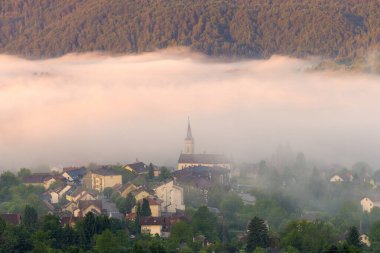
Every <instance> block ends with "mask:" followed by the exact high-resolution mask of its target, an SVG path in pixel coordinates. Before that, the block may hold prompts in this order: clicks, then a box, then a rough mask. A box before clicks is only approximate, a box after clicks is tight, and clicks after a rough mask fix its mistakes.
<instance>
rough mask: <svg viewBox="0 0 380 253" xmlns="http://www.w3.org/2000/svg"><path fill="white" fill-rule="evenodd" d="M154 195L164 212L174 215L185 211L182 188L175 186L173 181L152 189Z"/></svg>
mask: <svg viewBox="0 0 380 253" xmlns="http://www.w3.org/2000/svg"><path fill="white" fill-rule="evenodd" d="M153 190H154V193H155V195H156V196H157V197H158V198H159V199H160V200H161V202H162V203H161V207H162V210H163V211H164V212H170V213H175V212H176V211H177V210H185V204H184V197H183V188H182V187H180V186H178V185H175V184H174V181H173V180H169V181H167V182H164V183H162V184H160V185H158V186H156V187H154V188H153Z"/></svg>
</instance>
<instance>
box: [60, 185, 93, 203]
mask: <svg viewBox="0 0 380 253" xmlns="http://www.w3.org/2000/svg"><path fill="white" fill-rule="evenodd" d="M96 197H97V194H96V193H94V192H93V191H90V190H85V189H83V188H82V187H78V188H76V189H73V190H72V191H69V192H68V193H67V194H66V199H67V200H68V201H71V202H78V201H79V200H95V199H96Z"/></svg>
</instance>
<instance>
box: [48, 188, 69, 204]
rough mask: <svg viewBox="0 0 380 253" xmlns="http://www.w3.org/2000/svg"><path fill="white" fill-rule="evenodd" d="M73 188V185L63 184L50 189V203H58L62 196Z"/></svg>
mask: <svg viewBox="0 0 380 253" xmlns="http://www.w3.org/2000/svg"><path fill="white" fill-rule="evenodd" d="M70 189H71V185H62V186H59V187H58V188H56V189H52V190H49V191H48V194H49V199H50V203H52V204H57V203H58V202H59V200H60V199H61V198H63V197H64V195H65V193H66V192H67V191H69V190H70Z"/></svg>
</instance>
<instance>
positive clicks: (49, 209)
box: [42, 200, 55, 214]
mask: <svg viewBox="0 0 380 253" xmlns="http://www.w3.org/2000/svg"><path fill="white" fill-rule="evenodd" d="M42 202H43V203H44V206H45V208H46V209H47V210H48V211H47V213H48V214H54V212H55V207H54V206H53V205H52V204H50V203H49V202H48V201H46V200H43V201H42Z"/></svg>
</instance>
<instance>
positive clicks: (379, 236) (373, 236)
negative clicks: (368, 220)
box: [369, 220, 380, 249]
mask: <svg viewBox="0 0 380 253" xmlns="http://www.w3.org/2000/svg"><path fill="white" fill-rule="evenodd" d="M369 239H370V241H371V248H373V249H379V248H380V220H378V221H376V222H374V223H373V224H372V226H371V229H370V231H369Z"/></svg>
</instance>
